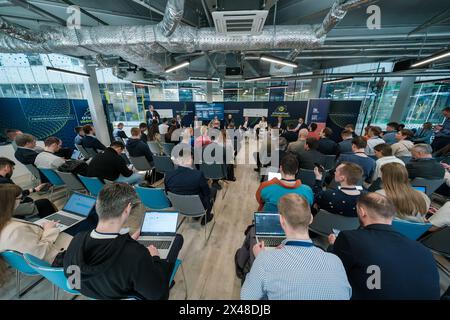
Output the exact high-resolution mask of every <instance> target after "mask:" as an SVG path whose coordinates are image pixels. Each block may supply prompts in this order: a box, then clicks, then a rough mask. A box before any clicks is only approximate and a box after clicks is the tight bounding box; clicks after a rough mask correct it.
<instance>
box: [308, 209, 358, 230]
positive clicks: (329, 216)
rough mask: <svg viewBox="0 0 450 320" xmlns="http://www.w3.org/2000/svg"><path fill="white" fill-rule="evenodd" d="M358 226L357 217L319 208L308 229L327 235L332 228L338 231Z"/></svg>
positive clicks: (353, 228)
mask: <svg viewBox="0 0 450 320" xmlns="http://www.w3.org/2000/svg"><path fill="white" fill-rule="evenodd" d="M358 228H359V219H358V217H345V216H342V215H339V214H334V213H330V212H328V211H325V210H320V211H319V212H318V213H317V214H316V215H315V216H314V219H313V222H312V223H311V225H310V226H309V229H310V230H311V231H313V232H315V233H317V234H320V235H323V236H328V235H329V234H331V233H333V229H337V230H339V231H343V230H355V229H358Z"/></svg>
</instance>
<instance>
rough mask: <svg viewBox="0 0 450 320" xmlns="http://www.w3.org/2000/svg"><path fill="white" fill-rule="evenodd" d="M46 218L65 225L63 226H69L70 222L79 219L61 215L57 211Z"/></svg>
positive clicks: (72, 222)
mask: <svg viewBox="0 0 450 320" xmlns="http://www.w3.org/2000/svg"><path fill="white" fill-rule="evenodd" d="M46 219H47V220H53V221H59V223H60V224H62V225H65V226H71V225H72V224H74V223H76V222H78V221H79V220H78V219H73V218H69V217H66V216H63V215H61V214H58V213H56V214H52V215H51V216H48V217H47V218H46Z"/></svg>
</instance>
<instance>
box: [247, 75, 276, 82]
mask: <svg viewBox="0 0 450 320" xmlns="http://www.w3.org/2000/svg"><path fill="white" fill-rule="evenodd" d="M270 78H271V77H270V76H262V77H254V78H247V79H244V81H245V82H251V81H261V80H270Z"/></svg>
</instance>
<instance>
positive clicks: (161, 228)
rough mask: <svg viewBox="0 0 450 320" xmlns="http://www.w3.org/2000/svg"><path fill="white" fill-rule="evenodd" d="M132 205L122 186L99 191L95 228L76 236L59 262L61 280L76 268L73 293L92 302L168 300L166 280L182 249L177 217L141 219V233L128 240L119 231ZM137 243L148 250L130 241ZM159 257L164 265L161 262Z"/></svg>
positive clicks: (134, 201) (132, 193) (133, 199)
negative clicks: (77, 283) (76, 289)
mask: <svg viewBox="0 0 450 320" xmlns="http://www.w3.org/2000/svg"><path fill="white" fill-rule="evenodd" d="M138 203H139V202H138V197H137V194H136V192H135V190H134V189H133V187H131V186H130V185H128V184H125V183H114V184H110V185H105V186H104V187H103V189H102V190H101V191H100V193H99V195H98V198H97V203H96V206H95V207H96V211H97V214H98V216H99V223H98V225H97V228H95V230H92V231H91V232H82V233H79V234H77V235H76V236H75V237H74V238H73V240H72V242H71V244H70V246H69V247H68V249H67V252H66V254H65V257H64V270H65V273H66V275H67V276H70V275H71V274H72V273H71V272H70V270H71V269H69V267H70V266H74V265H75V266H78V267H79V268H80V271H81V279H80V280H81V285H80V290H79V291H80V292H81V293H82V294H83V295H85V296H87V297H90V298H95V299H124V298H138V299H168V297H169V280H170V276H171V273H172V270H173V267H174V263H175V261H176V259H177V256H178V253H179V251H180V249H181V247H182V245H183V237H182V236H181V235H178V234H175V230H176V219H177V217H178V213H173V212H168V213H158V212H149V213H146V214H145V217H144V220H143V226H142V228H141V230H139V231H137V232H136V233H134V234H133V235H130V234H129V233H128V229H124V226H125V225H126V223H127V220H128V217H129V216H130V213H131V211H132V208H133V207H134V206H136V205H137V204H138ZM141 232H142V234H141ZM141 236H142V237H141ZM139 238H140V241H142V242H144V243H145V242H147V241H151V242H152V243H153V244H151V245H149V246H148V247H145V246H144V245H142V244H141V243H139V242H138V241H136V240H137V239H139ZM164 241H170V244H169V247H168V249H167V245H166V246H164V243H162V244H161V243H158V242H164ZM155 245H157V246H159V245H162V246H163V247H162V248H163V249H158V248H156V247H155ZM163 254H164V256H166V257H167V258H166V259H162V257H163Z"/></svg>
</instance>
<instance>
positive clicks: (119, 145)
mask: <svg viewBox="0 0 450 320" xmlns="http://www.w3.org/2000/svg"><path fill="white" fill-rule="evenodd" d="M124 149H125V145H124V144H123V142H122V141H113V142H112V143H111V145H110V146H109V147H108V148H106V149H105V151H104V152H102V153H99V154H97V155H96V156H95V157H94V158H92V160H91V162H90V163H89V166H88V169H87V176H88V177H97V178H100V179H107V180H109V181H115V182H124V183H128V184H131V185H134V184H139V183H140V182H142V180H143V179H144V176H143V175H141V174H139V173H135V172H133V170H130V169H129V168H128V166H127V163H126V161H125V159H124V158H122V157H121V154H122V153H123V151H124Z"/></svg>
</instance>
